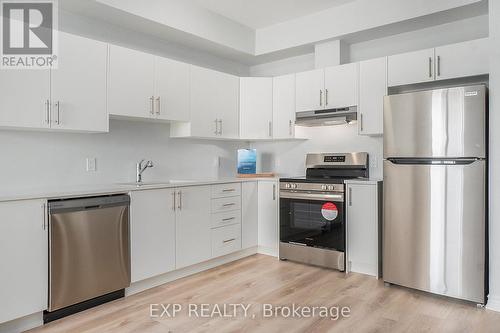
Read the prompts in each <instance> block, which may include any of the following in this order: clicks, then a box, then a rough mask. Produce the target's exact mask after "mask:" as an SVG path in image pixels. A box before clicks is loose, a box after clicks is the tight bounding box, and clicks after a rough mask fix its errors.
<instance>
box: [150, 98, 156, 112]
mask: <svg viewBox="0 0 500 333" xmlns="http://www.w3.org/2000/svg"><path fill="white" fill-rule="evenodd" d="M149 102H150V103H149V107H150V110H149V113H150V114H151V115H152V116H153V115H154V114H155V97H154V96H151V97H149Z"/></svg>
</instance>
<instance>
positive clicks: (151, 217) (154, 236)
mask: <svg viewBox="0 0 500 333" xmlns="http://www.w3.org/2000/svg"><path fill="white" fill-rule="evenodd" d="M174 193H175V190H174V189H159V190H144V191H134V192H132V193H131V195H130V197H131V198H130V199H131V203H130V261H131V275H132V282H136V281H140V280H144V279H147V278H150V277H153V276H157V275H160V274H164V273H167V272H169V271H172V270H174V269H175V206H174V197H173V195H174Z"/></svg>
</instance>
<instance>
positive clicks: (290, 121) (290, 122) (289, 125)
mask: <svg viewBox="0 0 500 333" xmlns="http://www.w3.org/2000/svg"><path fill="white" fill-rule="evenodd" d="M288 134H289V135H290V136H292V135H293V133H292V120H291V119H290V120H289V121H288Z"/></svg>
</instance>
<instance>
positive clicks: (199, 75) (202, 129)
mask: <svg viewBox="0 0 500 333" xmlns="http://www.w3.org/2000/svg"><path fill="white" fill-rule="evenodd" d="M190 73H191V75H190V77H191V79H190V82H191V89H190V91H191V93H190V100H191V107H190V109H191V110H190V115H191V129H190V133H189V135H190V136H195V137H206V138H211V137H218V136H219V127H220V122H219V119H218V111H219V108H220V107H221V105H222V104H224V101H223V100H221V99H223V98H224V97H225V96H226V93H223V92H222V91H221V89H220V88H219V86H218V85H219V83H220V82H219V81H223V79H222V77H223V76H222V75H219V74H218V72H216V71H213V70H210V69H207V68H202V67H197V66H191V71H190ZM221 74H222V73H221Z"/></svg>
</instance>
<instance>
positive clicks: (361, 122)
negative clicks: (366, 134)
mask: <svg viewBox="0 0 500 333" xmlns="http://www.w3.org/2000/svg"><path fill="white" fill-rule="evenodd" d="M359 117H360V119H359V124H360V125H361V132H363V114H362V113H360V114H359Z"/></svg>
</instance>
